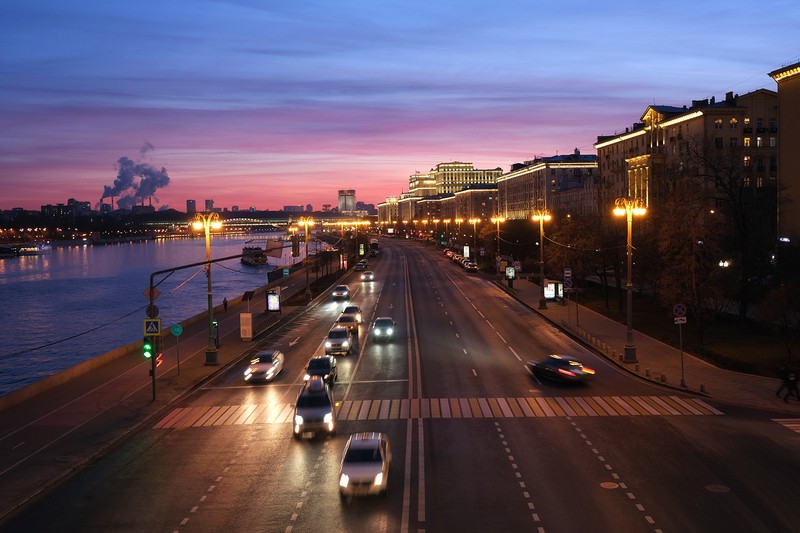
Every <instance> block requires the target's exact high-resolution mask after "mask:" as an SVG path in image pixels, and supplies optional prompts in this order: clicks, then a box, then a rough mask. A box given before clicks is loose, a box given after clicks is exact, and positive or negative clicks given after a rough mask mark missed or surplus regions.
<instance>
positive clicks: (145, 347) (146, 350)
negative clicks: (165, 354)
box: [142, 339, 153, 359]
mask: <svg viewBox="0 0 800 533" xmlns="http://www.w3.org/2000/svg"><path fill="white" fill-rule="evenodd" d="M142 354H143V355H144V358H145V359H150V358H151V357H153V343H152V342H151V341H150V340H147V339H146V340H145V341H144V344H142Z"/></svg>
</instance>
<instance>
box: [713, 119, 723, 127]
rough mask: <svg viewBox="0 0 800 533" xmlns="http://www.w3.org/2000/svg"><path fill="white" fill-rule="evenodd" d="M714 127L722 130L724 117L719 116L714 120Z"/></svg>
mask: <svg viewBox="0 0 800 533" xmlns="http://www.w3.org/2000/svg"><path fill="white" fill-rule="evenodd" d="M714 129H715V130H721V129H722V119H721V118H718V119H716V120H714Z"/></svg>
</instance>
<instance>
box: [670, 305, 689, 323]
mask: <svg viewBox="0 0 800 533" xmlns="http://www.w3.org/2000/svg"><path fill="white" fill-rule="evenodd" d="M672 316H686V306H685V305H683V304H675V305H673V306H672ZM675 323H676V324H677V322H675Z"/></svg>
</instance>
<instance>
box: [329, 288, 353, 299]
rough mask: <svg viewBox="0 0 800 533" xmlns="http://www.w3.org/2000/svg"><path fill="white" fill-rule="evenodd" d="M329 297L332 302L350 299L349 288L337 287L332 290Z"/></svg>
mask: <svg viewBox="0 0 800 533" xmlns="http://www.w3.org/2000/svg"><path fill="white" fill-rule="evenodd" d="M331 296H332V297H333V299H334V300H338V299H339V298H342V299H345V300H348V299H349V298H350V287H348V286H347V285H337V286H336V287H334V288H333V292H331Z"/></svg>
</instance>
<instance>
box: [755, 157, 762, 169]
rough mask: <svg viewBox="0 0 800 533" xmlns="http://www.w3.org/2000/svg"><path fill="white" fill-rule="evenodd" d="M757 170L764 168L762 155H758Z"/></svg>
mask: <svg viewBox="0 0 800 533" xmlns="http://www.w3.org/2000/svg"><path fill="white" fill-rule="evenodd" d="M756 170H764V158H763V157H761V156H758V157H756Z"/></svg>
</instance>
